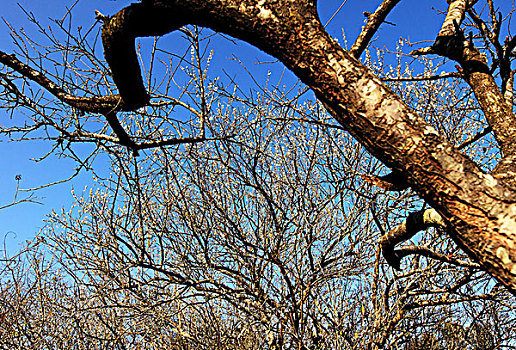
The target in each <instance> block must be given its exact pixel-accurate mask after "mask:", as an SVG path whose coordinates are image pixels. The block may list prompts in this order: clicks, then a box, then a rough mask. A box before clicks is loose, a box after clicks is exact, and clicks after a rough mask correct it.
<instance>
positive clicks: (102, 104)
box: [0, 51, 130, 113]
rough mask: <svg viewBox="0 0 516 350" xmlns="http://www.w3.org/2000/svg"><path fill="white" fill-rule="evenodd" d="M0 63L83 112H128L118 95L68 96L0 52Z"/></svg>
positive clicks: (10, 56)
mask: <svg viewBox="0 0 516 350" xmlns="http://www.w3.org/2000/svg"><path fill="white" fill-rule="evenodd" d="M0 63H3V64H5V65H6V66H7V67H9V68H11V69H14V70H15V71H16V72H18V73H20V74H21V75H22V76H24V77H25V78H27V79H30V80H32V81H34V82H36V83H38V84H39V85H40V86H41V87H43V88H44V89H45V90H47V91H48V92H50V93H51V94H52V95H54V96H55V97H57V98H58V99H59V100H60V101H61V102H64V103H66V104H68V105H70V106H72V107H75V108H77V109H80V110H81V111H83V112H91V113H108V112H111V111H125V110H130V108H127V106H126V105H125V104H124V103H123V101H122V100H121V99H120V96H119V95H106V96H96V97H76V96H72V95H70V94H68V93H67V92H66V91H65V90H64V89H63V88H61V87H60V86H58V85H57V84H55V83H54V82H53V81H51V80H50V79H48V78H47V77H46V76H45V75H44V74H43V73H41V72H38V71H37V70H35V69H33V68H31V67H30V66H28V65H26V64H25V63H23V62H21V61H20V60H18V59H17V58H16V56H15V55H8V54H6V53H5V52H3V51H0Z"/></svg>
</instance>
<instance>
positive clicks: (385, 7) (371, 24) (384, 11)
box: [349, 0, 400, 58]
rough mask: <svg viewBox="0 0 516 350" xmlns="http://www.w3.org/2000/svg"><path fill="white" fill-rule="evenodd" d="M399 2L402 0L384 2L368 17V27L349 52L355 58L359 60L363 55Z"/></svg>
mask: <svg viewBox="0 0 516 350" xmlns="http://www.w3.org/2000/svg"><path fill="white" fill-rule="evenodd" d="M399 2H400V0H384V1H383V2H382V3H381V4H380V6H378V8H377V9H376V11H375V12H374V13H373V14H371V15H369V16H368V17H367V24H366V26H365V27H364V28H363V29H362V32H361V33H360V35H359V36H358V38H357V40H356V41H355V43H354V44H353V46H352V47H351V49H350V50H349V52H350V53H351V54H352V55H353V56H354V57H356V58H359V57H360V55H362V53H363V52H364V50H365V48H366V47H367V45H368V44H369V41H371V38H372V37H373V35H374V33H376V31H377V30H378V28H380V25H381V24H382V23H383V22H385V19H386V18H387V15H388V14H389V13H390V12H391V11H392V9H393V8H394V6H396V5H397V4H398V3H399Z"/></svg>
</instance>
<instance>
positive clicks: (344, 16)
mask: <svg viewBox="0 0 516 350" xmlns="http://www.w3.org/2000/svg"><path fill="white" fill-rule="evenodd" d="M73 2H74V1H63V0H47V1H34V0H32V1H31V0H24V1H19V4H20V5H21V6H23V7H24V8H25V9H26V10H28V11H31V12H33V13H34V14H35V15H36V17H37V18H39V19H40V20H41V23H42V24H44V25H48V24H49V21H48V18H49V17H51V18H61V17H62V16H63V14H64V13H65V12H66V7H67V6H70V5H71V4H73ZM380 2H381V1H376V0H375V1H373V0H348V1H347V2H346V3H345V5H344V6H343V7H342V9H341V10H340V12H339V14H338V15H336V16H335V18H334V19H333V20H332V22H331V23H330V24H329V26H328V27H327V30H328V31H329V33H330V34H331V35H332V36H334V37H336V38H338V39H339V42H340V43H341V44H342V43H343V39H342V29H344V31H345V33H346V37H347V40H348V43H349V45H351V44H352V42H353V41H354V39H355V38H356V36H357V34H358V33H359V31H360V28H361V26H362V24H363V22H364V16H363V14H362V12H363V11H369V12H373V11H374V10H375V8H376V6H377V5H378V4H379V3H380ZM441 2H442V4H439V2H438V3H437V4H436V3H435V2H427V1H424V2H420V1H406V2H402V3H400V4H399V5H398V8H396V9H395V11H394V12H392V13H391V14H390V16H389V17H388V20H389V21H390V22H394V23H396V26H390V25H385V26H383V27H382V28H381V29H380V35H381V40H379V41H377V42H376V43H375V44H376V45H383V44H386V45H388V46H389V47H391V48H394V47H395V45H396V43H397V41H398V38H399V37H400V35H403V36H405V37H408V38H410V40H411V41H419V40H431V39H432V38H433V37H435V34H436V33H437V31H438V30H439V25H440V23H441V21H442V19H443V18H442V16H438V15H436V12H435V10H432V9H431V7H430V6H431V5H432V4H433V5H434V6H438V5H440V6H441V7H440V9H441V10H443V9H444V8H443V7H444V6H446V3H445V1H441ZM129 3H131V1H126V0H111V1H108V0H103V1H100V0H81V1H79V3H78V5H77V6H76V8H75V9H74V12H73V18H74V22H75V25H76V26H79V25H82V26H84V27H89V26H90V25H91V24H92V23H93V22H94V17H95V14H94V10H99V11H101V12H102V13H104V14H113V13H115V12H116V11H118V10H119V9H121V8H123V7H124V6H126V5H128V4H129ZM341 4H342V1H341V0H338V1H335V0H329V1H324V0H320V1H319V13H320V17H321V20H322V22H323V23H326V22H327V21H328V19H329V18H330V17H331V16H332V15H333V14H334V13H335V11H336V10H337V9H338V8H339V6H340V5H341ZM2 7H3V9H2V17H3V19H4V20H6V21H7V22H9V23H10V24H11V25H12V26H13V27H14V28H18V29H19V28H21V27H23V28H25V29H26V30H28V31H29V30H31V29H30V28H31V26H30V25H29V23H28V21H27V20H26V19H25V17H24V14H23V12H22V11H21V9H20V8H19V7H18V5H17V3H16V2H15V1H11V0H8V1H3V3H2ZM226 43H227V42H226ZM0 49H1V50H3V51H5V52H8V53H9V52H12V50H13V46H12V44H11V39H10V37H9V32H8V30H7V27H6V26H5V24H3V23H1V24H0ZM237 49H238V54H239V57H241V58H242V57H243V58H244V60H245V61H244V62H248V63H251V64H252V63H253V62H256V61H257V60H267V56H266V55H265V54H263V53H261V52H259V51H258V50H257V49H254V48H252V47H250V46H249V45H246V44H239V45H238V48H236V47H229V48H222V50H219V52H222V54H218V53H217V52H215V55H216V56H217V55H218V56H217V57H216V59H217V60H218V61H219V62H221V63H220V64H221V65H223V64H224V62H225V60H227V58H228V57H229V56H231V54H232V53H231V51H232V50H234V51H237ZM271 67H272V68H271ZM267 69H278V70H281V66H280V65H275V66H267V67H265V68H264V71H263V74H264V77H265V75H266V70H267ZM291 78H292V79H294V77H291ZM243 83H244V84H245V82H243ZM2 113H3V112H0V118H1V119H4V118H7V116H6V115H2ZM17 117H18V118H20V117H21V116H19V115H15V116H14V118H17ZM2 123H3V121H2ZM0 140H1V142H0V162H1V164H2V170H1V171H0V183H1V184H2V185H1V186H0V206H2V205H5V204H7V203H9V202H10V201H12V198H13V195H14V192H15V188H16V181H15V176H16V175H17V174H21V175H22V180H21V186H22V187H23V188H31V187H37V186H41V185H44V184H46V183H49V182H55V181H59V180H62V179H65V178H67V177H69V176H70V175H71V174H72V173H73V172H74V168H75V166H76V164H75V163H74V162H73V161H70V160H66V159H56V158H50V159H47V160H45V161H43V162H39V163H36V162H34V161H32V160H31V159H32V158H37V157H41V156H42V155H44V154H45V153H46V152H47V151H48V150H49V147H50V146H49V144H47V143H46V142H44V141H38V142H30V143H29V142H24V143H8V142H6V141H7V140H6V139H5V138H2V139H0ZM96 164H97V166H98V167H103V166H105V167H106V168H107V165H106V164H102V162H97V163H96ZM91 183H92V179H91V174H90V173H87V172H84V173H81V175H80V176H79V177H77V178H76V179H74V180H73V181H71V182H67V183H65V184H61V185H56V186H52V187H50V188H45V189H42V190H39V191H37V192H36V193H35V196H37V197H43V198H42V199H41V200H40V201H41V203H42V204H41V205H38V204H21V205H17V206H14V207H11V208H8V209H4V210H0V239H3V238H4V237H5V238H6V240H5V242H6V246H7V247H8V251H9V252H10V253H13V252H14V251H15V250H16V249H17V248H16V247H18V246H19V245H20V244H21V243H23V242H24V241H25V240H28V239H31V238H32V237H33V236H34V235H35V234H36V233H37V232H38V231H39V230H40V229H41V228H42V227H43V226H44V223H43V219H44V217H45V215H46V214H48V213H49V212H50V210H51V209H55V210H59V209H60V208H61V207H65V208H66V207H69V206H70V204H71V201H72V196H71V189H72V187H73V188H74V189H75V191H76V192H78V193H80V192H82V190H83V189H84V187H85V186H87V185H89V184H91ZM22 195H23V194H22Z"/></svg>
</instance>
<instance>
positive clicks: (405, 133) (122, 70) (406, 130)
mask: <svg viewBox="0 0 516 350" xmlns="http://www.w3.org/2000/svg"><path fill="white" fill-rule="evenodd" d="M165 14H166V15H165ZM158 22H165V23H161V24H159V23H158ZM186 23H189V24H197V25H201V26H206V27H210V28H211V29H213V30H215V31H219V32H223V33H226V34H229V35H231V36H234V37H236V38H240V39H242V40H245V41H247V42H249V43H250V44H252V45H254V46H256V47H258V48H260V49H262V50H264V51H265V52H267V53H269V54H270V55H272V56H274V57H276V58H278V59H279V60H280V61H282V62H283V63H284V64H285V65H286V66H287V67H288V68H289V69H291V70H292V71H293V72H294V73H295V74H296V75H297V76H298V77H299V78H300V79H301V80H302V81H303V82H304V83H305V84H307V85H308V86H309V87H311V88H312V89H313V91H314V92H315V94H316V95H317V97H318V98H319V99H320V100H321V102H322V103H323V104H324V105H325V106H326V108H327V109H328V110H329V111H330V113H331V114H332V115H333V116H334V117H335V118H336V120H338V122H339V123H341V124H342V126H343V127H344V128H345V129H346V130H347V131H349V132H350V133H351V134H352V135H353V136H354V137H355V138H356V139H357V140H358V141H360V142H361V143H362V144H363V145H364V146H365V147H366V148H367V149H368V150H369V151H370V152H371V153H372V154H373V155H374V156H376V157H377V158H378V159H380V160H382V161H383V162H384V163H385V164H386V165H388V166H389V167H391V168H392V169H393V170H394V171H398V172H401V173H403V174H404V175H405V176H406V178H407V183H408V184H409V185H410V186H411V187H412V188H413V189H414V190H415V191H417V192H418V193H419V195H421V197H422V198H424V199H425V200H426V201H427V202H428V203H429V204H430V205H432V207H433V208H435V210H437V212H438V213H439V214H440V215H441V217H442V218H443V219H444V220H445V222H446V223H447V225H448V226H449V227H450V228H451V229H450V235H451V237H452V238H453V239H454V240H455V242H457V243H458V245H459V246H460V247H461V248H463V249H464V250H465V251H466V252H467V253H468V254H469V256H470V257H472V258H473V259H474V260H475V261H477V262H479V263H480V264H481V266H482V268H483V269H485V270H487V271H488V272H489V273H490V274H491V275H492V276H494V277H495V278H496V279H498V280H499V281H500V282H501V283H503V284H504V285H505V286H506V287H507V288H508V289H509V290H510V291H511V292H512V293H515V294H516V191H515V190H514V189H512V188H511V186H508V185H507V183H506V182H505V181H504V180H503V179H496V178H494V177H493V176H491V175H489V174H486V173H485V172H483V171H482V170H481V169H480V168H479V167H478V166H477V165H476V164H475V163H474V162H473V161H472V160H470V159H469V158H468V157H467V156H465V155H463V154H462V153H461V152H460V151H459V150H457V149H456V148H454V147H453V146H452V145H451V144H449V143H448V142H446V140H445V139H444V138H443V137H441V136H440V135H438V133H437V132H436V131H435V130H434V129H433V128H432V127H431V126H430V125H428V124H427V123H426V122H425V121H424V120H423V118H421V117H419V116H418V115H416V114H415V113H414V112H413V111H412V110H411V109H410V108H409V107H408V106H407V105H405V104H404V103H403V101H401V99H400V98H399V97H398V96H397V95H395V94H394V93H393V92H392V91H390V90H389V89H388V88H387V87H386V86H385V85H384V84H383V83H382V82H381V81H380V79H378V78H377V77H376V76H374V75H373V74H372V73H371V72H370V71H369V70H368V69H367V68H366V67H364V66H363V65H362V64H361V63H360V62H358V61H357V60H356V59H355V58H354V57H353V56H352V55H351V54H350V53H348V52H346V51H345V50H343V49H342V48H341V47H340V46H339V45H338V44H337V43H336V42H335V41H334V40H333V39H332V38H331V37H330V36H329V35H328V34H327V33H326V32H325V30H324V28H323V26H322V24H321V23H320V21H319V18H318V16H317V12H316V6H315V2H314V1H307V0H305V1H302V0H297V1H289V0H276V1H264V0H243V1H236V0H202V1H201V0H182V1H175V0H168V1H165V0H162V1H152V2H150V1H149V2H143V3H139V4H133V5H131V6H129V7H128V8H126V9H124V10H122V11H120V12H119V13H118V14H116V15H115V16H114V17H112V18H111V19H110V20H109V21H107V22H106V24H105V26H104V31H105V32H106V33H105V34H103V39H104V45H105V51H106V58H107V60H108V62H109V64H110V66H111V68H112V71H113V78H114V80H115V82H116V83H117V85H118V87H119V91H120V95H121V96H122V99H123V101H124V103H126V104H127V105H131V106H133V107H134V108H137V107H139V106H141V105H144V104H145V103H146V101H147V99H146V96H145V95H146V93H145V88H144V86H143V84H142V83H141V77H138V76H137V75H140V73H139V67H138V66H137V64H138V63H137V61H135V60H132V59H126V57H129V56H126V54H127V55H128V54H129V52H130V51H131V50H134V38H135V37H136V36H141V35H159V34H163V33H164V32H166V31H167V30H169V29H170V30H172V29H174V28H178V27H179V26H180V25H183V24H186ZM165 24H166V25H165ZM465 49H466V48H465ZM119 52H123V53H124V56H123V59H122V57H121V55H120V54H119ZM468 74H470V81H471V82H472V83H471V85H472V86H476V85H477V84H480V83H481V82H482V81H483V80H484V76H482V74H484V75H487V74H485V73H484V72H482V71H478V70H472V71H471V72H468ZM476 74H479V75H478V76H479V78H478V79H477V78H476V77H477V75H476ZM487 78H489V77H487ZM128 84H129V85H128ZM487 88H490V87H489V86H488V87H487ZM497 92H498V94H500V91H499V90H498V89H497ZM492 93H493V94H495V95H496V92H492ZM500 95H501V94H500ZM491 96H492V94H491V93H488V94H486V100H488V99H489V98H490V97H491ZM496 96H498V95H496ZM477 98H479V101H480V99H481V98H482V95H481V94H479V95H478V96H477ZM502 99H503V97H502ZM490 103H492V101H491V102H490ZM481 105H482V107H483V108H484V107H485V108H487V110H488V112H486V116H487V115H488V114H489V113H490V112H489V106H487V105H486V104H483V103H481ZM504 105H506V104H505V103H504ZM503 111H505V112H506V110H503ZM511 114H512V113H511ZM489 118H491V120H492V121H491V122H490V123H493V124H496V121H498V119H499V121H500V122H501V123H502V125H501V126H498V125H492V126H493V130H494V131H495V132H498V134H497V138H498V139H500V140H501V143H502V145H505V146H503V147H505V148H506V149H507V151H512V147H513V146H514V145H513V146H511V145H510V144H509V143H508V138H510V137H512V136H516V135H513V134H515V133H516V131H514V130H513V129H512V128H509V129H511V130H510V131H509V130H508V131H504V130H500V129H501V128H503V127H504V126H505V125H506V123H509V122H510V123H513V119H515V118H514V115H513V114H512V115H511V116H507V115H506V116H505V117H504V116H503V113H500V114H498V113H495V116H488V120H489ZM512 125H514V124H512ZM504 132H507V133H508V134H507V135H505V134H504ZM512 143H513V144H516V143H515V142H514V138H513V139H512Z"/></svg>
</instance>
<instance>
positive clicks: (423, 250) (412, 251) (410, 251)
mask: <svg viewBox="0 0 516 350" xmlns="http://www.w3.org/2000/svg"><path fill="white" fill-rule="evenodd" d="M394 254H395V256H396V257H397V258H398V259H399V260H400V261H401V259H403V258H404V257H406V256H409V255H416V254H417V255H422V256H425V257H427V258H430V259H433V260H437V261H441V262H444V263H448V264H451V265H455V266H461V267H471V268H480V265H479V264H477V263H474V262H470V261H466V260H460V259H456V258H454V257H453V256H450V255H444V254H441V253H438V252H435V251H433V250H431V249H430V248H428V247H422V246H416V245H409V246H405V247H403V248H400V249H396V250H395V251H394Z"/></svg>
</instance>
